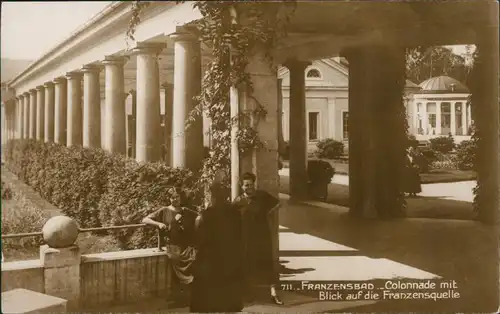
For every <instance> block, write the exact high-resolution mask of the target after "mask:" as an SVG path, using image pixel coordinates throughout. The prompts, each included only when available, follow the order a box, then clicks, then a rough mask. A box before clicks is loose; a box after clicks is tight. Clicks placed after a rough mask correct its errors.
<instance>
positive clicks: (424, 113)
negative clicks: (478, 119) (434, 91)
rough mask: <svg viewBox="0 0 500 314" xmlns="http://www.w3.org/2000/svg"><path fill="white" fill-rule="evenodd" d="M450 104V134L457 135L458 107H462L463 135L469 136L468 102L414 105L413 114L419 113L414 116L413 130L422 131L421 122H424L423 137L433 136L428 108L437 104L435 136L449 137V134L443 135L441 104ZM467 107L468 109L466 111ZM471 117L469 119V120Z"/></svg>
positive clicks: (438, 102) (426, 102) (427, 102)
mask: <svg viewBox="0 0 500 314" xmlns="http://www.w3.org/2000/svg"><path fill="white" fill-rule="evenodd" d="M446 102H448V103H449V104H450V133H451V135H456V134H457V127H456V105H460V106H461V108H462V110H461V112H460V119H461V120H462V131H461V132H462V135H467V130H468V128H469V126H470V121H471V119H470V116H471V115H470V106H469V105H467V102H466V100H464V101H462V102H455V101H437V102H429V101H424V102H422V103H420V102H419V103H414V104H413V110H414V111H413V112H415V113H417V114H415V115H413V122H412V123H413V128H414V129H415V130H419V129H420V124H419V120H421V121H422V129H423V135H432V130H431V129H430V128H429V113H428V110H427V106H428V105H429V104H436V112H435V114H436V129H435V131H436V132H435V135H447V134H441V133H442V131H441V120H442V111H441V104H442V103H446ZM466 107H467V109H466ZM467 117H469V118H467Z"/></svg>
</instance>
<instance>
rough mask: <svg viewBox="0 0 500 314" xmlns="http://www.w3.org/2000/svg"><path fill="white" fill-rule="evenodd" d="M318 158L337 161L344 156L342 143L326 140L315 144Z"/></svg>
mask: <svg viewBox="0 0 500 314" xmlns="http://www.w3.org/2000/svg"><path fill="white" fill-rule="evenodd" d="M316 147H317V148H318V149H317V150H316V156H318V158H328V159H337V158H339V157H340V156H342V155H343V154H344V143H342V142H339V141H336V140H334V139H331V138H328V139H324V140H321V141H319V142H318V143H317V144H316Z"/></svg>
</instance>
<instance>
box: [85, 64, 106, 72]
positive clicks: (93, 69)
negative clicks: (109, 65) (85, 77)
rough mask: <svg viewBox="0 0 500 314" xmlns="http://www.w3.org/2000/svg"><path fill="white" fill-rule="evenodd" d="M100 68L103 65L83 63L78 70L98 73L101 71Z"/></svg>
mask: <svg viewBox="0 0 500 314" xmlns="http://www.w3.org/2000/svg"><path fill="white" fill-rule="evenodd" d="M102 69H103V67H102V66H101V65H100V64H95V63H91V64H85V65H84V66H83V67H82V69H81V70H80V71H81V73H88V72H94V73H99V72H101V70H102Z"/></svg>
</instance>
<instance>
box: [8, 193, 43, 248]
mask: <svg viewBox="0 0 500 314" xmlns="http://www.w3.org/2000/svg"><path fill="white" fill-rule="evenodd" d="M11 191H12V190H11ZM2 202H4V203H3V204H2V234H15V233H27V232H40V231H41V230H42V227H43V225H44V224H45V222H46V221H47V220H48V219H49V218H50V217H49V214H48V213H47V212H45V211H43V210H41V209H40V208H38V207H37V206H35V204H33V203H32V202H30V201H29V200H28V199H27V198H26V197H25V196H24V195H22V194H21V193H17V192H16V191H12V199H10V200H7V201H6V200H4V199H2ZM42 243H43V240H42V238H41V237H24V238H14V239H2V247H3V249H4V250H5V249H20V248H29V247H38V246H40V245H41V244H42Z"/></svg>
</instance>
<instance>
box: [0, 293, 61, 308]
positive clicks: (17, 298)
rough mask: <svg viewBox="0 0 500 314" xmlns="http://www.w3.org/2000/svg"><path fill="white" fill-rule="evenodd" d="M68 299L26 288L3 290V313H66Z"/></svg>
mask: <svg viewBox="0 0 500 314" xmlns="http://www.w3.org/2000/svg"><path fill="white" fill-rule="evenodd" d="M66 305H67V301H66V300H64V299H61V298H57V297H54V296H50V295H46V294H42V293H39V292H34V291H30V290H26V289H14V290H10V291H7V292H2V313H19V314H28V313H30V314H31V313H33V314H35V313H66Z"/></svg>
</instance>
